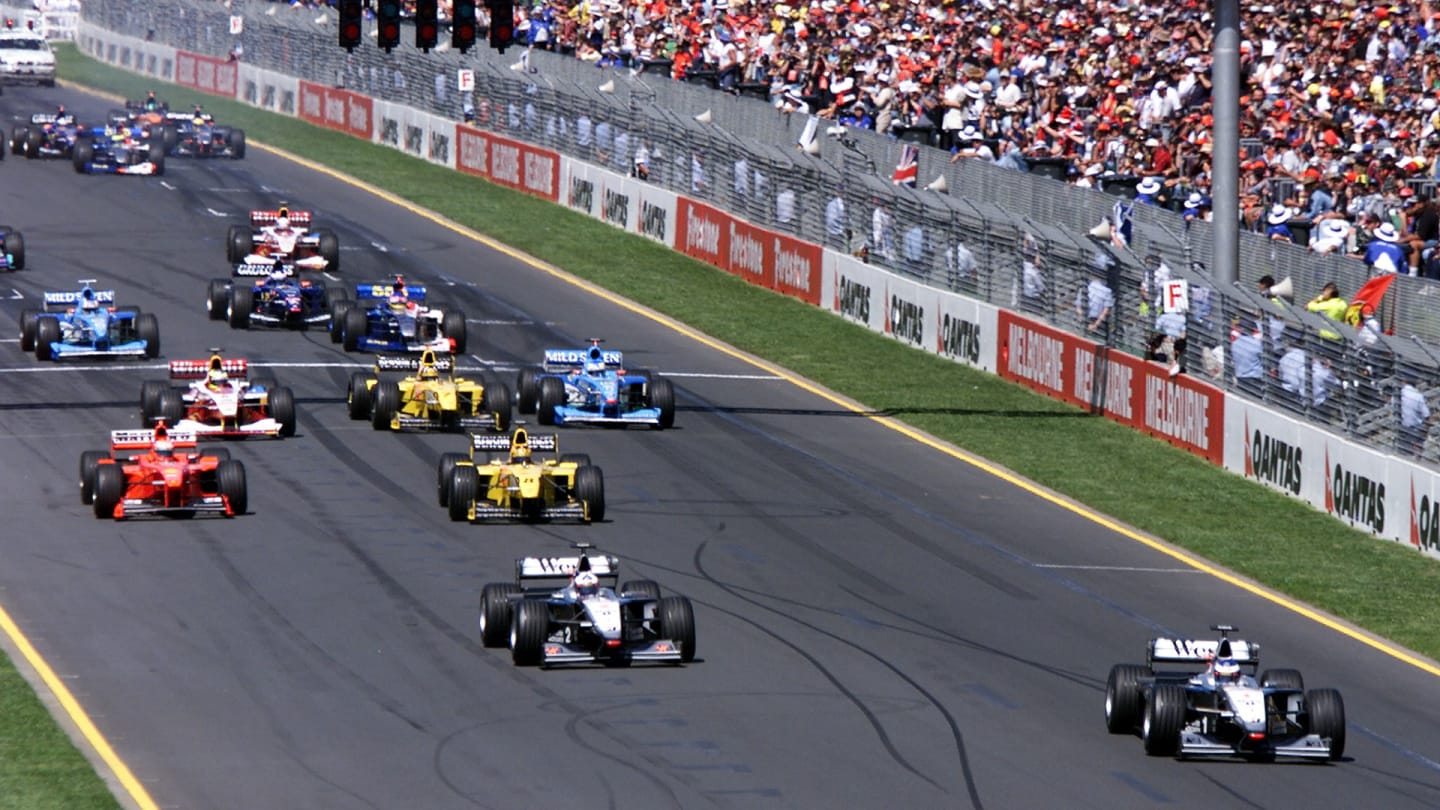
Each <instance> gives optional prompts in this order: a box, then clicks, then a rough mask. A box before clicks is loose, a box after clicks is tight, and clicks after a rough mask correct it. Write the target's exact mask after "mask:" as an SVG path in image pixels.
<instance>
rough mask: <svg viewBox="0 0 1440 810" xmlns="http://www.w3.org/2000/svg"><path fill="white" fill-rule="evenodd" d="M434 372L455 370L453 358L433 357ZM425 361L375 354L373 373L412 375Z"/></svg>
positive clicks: (419, 357) (411, 355) (405, 355)
mask: <svg viewBox="0 0 1440 810" xmlns="http://www.w3.org/2000/svg"><path fill="white" fill-rule="evenodd" d="M433 359H434V361H435V370H436V371H438V372H440V373H442V374H449V373H450V372H452V371H454V370H455V358H453V357H451V356H450V355H448V354H436V355H433ZM424 361H425V355H424V354H420V355H414V354H377V355H375V373H376V374H379V373H380V372H382V371H406V372H410V373H414V372H417V371H419V370H420V365H421V363H423V362H424ZM501 438H503V439H505V440H506V444H505V446H506V447H509V446H510V444H509V439H508V438H507V437H504V436H502V437H501Z"/></svg>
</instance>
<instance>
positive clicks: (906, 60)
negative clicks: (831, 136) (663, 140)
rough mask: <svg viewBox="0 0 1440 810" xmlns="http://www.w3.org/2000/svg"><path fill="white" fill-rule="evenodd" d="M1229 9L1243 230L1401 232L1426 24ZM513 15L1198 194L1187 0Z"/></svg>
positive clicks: (1439, 75) (1429, 62) (642, 5)
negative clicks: (1310, 227)
mask: <svg viewBox="0 0 1440 810" xmlns="http://www.w3.org/2000/svg"><path fill="white" fill-rule="evenodd" d="M1241 12H1242V14H1241V16H1242V30H1241V42H1240V58H1241V79H1242V91H1243V93H1244V97H1243V98H1242V103H1241V110H1240V112H1241V121H1240V126H1241V133H1240V134H1241V137H1242V139H1247V140H1246V143H1247V145H1248V148H1247V151H1246V152H1245V154H1244V155H1243V156H1242V177H1241V190H1242V194H1243V200H1242V207H1243V209H1244V211H1245V214H1244V222H1245V224H1246V225H1247V227H1253V228H1254V229H1255V230H1257V231H1265V230H1267V229H1268V228H1270V227H1271V223H1270V222H1269V218H1270V214H1271V212H1270V207H1271V205H1272V204H1273V203H1274V202H1282V203H1284V204H1285V205H1286V207H1287V209H1290V210H1291V212H1292V217H1298V216H1304V217H1308V218H1310V219H1316V218H1318V217H1319V215H1321V214H1324V213H1328V212H1327V211H1325V210H1319V211H1317V210H1313V209H1314V208H1315V207H1317V206H1316V205H1312V199H1313V198H1314V197H1320V199H1321V202H1320V203H1319V204H1317V205H1318V207H1320V208H1322V209H1323V208H1324V207H1325V206H1329V207H1330V209H1331V210H1332V211H1338V212H1340V213H1342V214H1343V215H1344V216H1345V217H1346V218H1347V219H1348V220H1349V221H1350V222H1351V223H1353V227H1356V228H1359V229H1361V230H1363V231H1364V232H1365V236H1366V239H1367V240H1368V238H1369V233H1370V231H1371V230H1372V229H1367V228H1366V227H1365V225H1364V222H1363V221H1362V220H1363V219H1364V217H1363V214H1365V213H1367V212H1368V213H1370V214H1371V215H1372V218H1373V219H1375V220H1379V221H1390V222H1391V223H1392V224H1393V225H1395V226H1396V227H1397V228H1399V229H1401V231H1402V239H1401V241H1402V242H1406V241H1407V240H1405V239H1404V238H1403V236H1404V226H1405V223H1404V222H1401V221H1396V220H1397V219H1399V218H1398V217H1397V216H1395V214H1394V213H1393V210H1398V209H1403V208H1404V207H1406V205H1407V204H1408V203H1409V201H1408V200H1406V199H1404V198H1402V197H1400V192H1401V190H1402V189H1404V188H1405V187H1406V181H1408V180H1413V179H1417V178H1432V177H1435V176H1436V170H1437V158H1440V134H1437V131H1440V130H1437V127H1440V90H1437V88H1440V47H1437V46H1440V35H1437V31H1436V29H1437V28H1440V20H1433V19H1432V18H1431V16H1430V10H1429V6H1428V5H1424V4H1420V3H1416V2H1408V1H1407V2H1397V3H1386V2H1380V3H1376V2H1369V1H1368V0H1309V2H1302V0H1281V1H1280V2H1273V3H1264V4H1253V5H1242V8H1241ZM517 20H518V25H517V30H520V31H522V34H523V36H524V37H525V38H526V40H527V41H529V42H532V43H533V44H535V45H536V47H545V48H549V49H554V50H559V51H562V52H566V53H573V54H575V55H577V56H578V57H580V58H582V59H587V60H591V61H595V62H598V63H600V64H604V65H625V66H629V67H640V66H645V69H647V70H652V71H657V70H658V71H666V72H668V73H669V74H670V75H671V76H672V77H673V78H676V79H685V78H687V77H690V78H693V77H695V76H697V75H699V76H704V77H708V78H709V79H710V80H713V81H715V82H716V83H717V84H718V85H720V86H722V87H725V88H727V89H731V90H734V91H736V92H739V91H742V90H744V89H746V88H750V89H751V90H752V91H753V90H754V89H755V88H759V90H760V94H763V95H767V96H768V97H769V98H770V99H771V100H772V101H773V102H774V103H775V104H776V105H777V106H778V107H780V108H782V109H785V110H787V111H790V112H797V113H802V114H805V113H814V114H818V115H821V116H824V117H827V118H832V119H836V120H837V121H839V122H843V123H846V124H850V125H861V124H863V125H868V126H870V127H873V128H875V129H877V130H880V131H884V132H887V133H889V134H892V135H901V134H905V133H909V132H915V131H917V130H918V131H919V132H921V133H922V134H924V133H927V132H928V133H930V135H931V137H930V142H932V143H934V144H936V145H940V146H942V147H944V148H948V149H951V150H952V151H953V152H954V153H955V155H957V159H958V158H959V157H964V158H972V157H973V158H978V159H985V160H997V161H999V160H1002V159H1007V158H1008V159H1009V163H1010V165H1016V166H1019V165H1020V161H1019V160H1017V159H1016V158H1022V157H1023V158H1028V159H1032V160H1033V159H1035V158H1041V157H1046V158H1052V157H1053V158H1063V159H1065V160H1067V161H1069V162H1070V165H1071V166H1072V167H1073V173H1072V177H1071V179H1072V181H1073V182H1077V183H1081V184H1086V185H1093V184H1097V183H1099V182H1101V181H1102V180H1103V179H1104V178H1106V177H1116V176H1129V177H1144V178H1151V177H1153V178H1156V179H1157V180H1159V181H1160V182H1161V183H1162V191H1161V192H1158V193H1157V194H1156V195H1155V200H1156V201H1158V202H1162V203H1171V204H1173V205H1174V207H1175V208H1176V209H1177V210H1188V211H1196V210H1201V208H1202V206H1196V207H1194V208H1184V207H1182V206H1183V203H1184V202H1186V201H1188V200H1189V198H1190V196H1191V195H1192V194H1195V193H1199V194H1200V195H1201V197H1202V199H1208V197H1209V195H1210V190H1211V188H1210V187H1211V183H1210V171H1211V158H1212V146H1213V144H1212V140H1211V133H1210V128H1211V125H1212V123H1213V118H1212V111H1211V106H1210V92H1211V86H1210V69H1211V49H1212V46H1213V44H1214V43H1213V24H1214V19H1213V16H1212V12H1211V4H1210V3H1207V2H1202V0H1175V1H1173V2H1171V1H1170V0H1167V1H1166V2H1161V0H1149V2H1146V1H1145V0H1040V1H1039V2H1037V3H1033V4H1024V5H1021V4H1016V5H1015V6H1014V7H1012V5H1011V4H1004V3H1000V2H997V0H979V1H978V2H976V3H969V4H957V3H946V2H942V0H917V1H916V2H903V3H902V2H890V1H889V0H881V1H879V2H875V1H873V0H869V1H866V2H862V0H849V2H844V1H842V0H793V1H789V2H776V1H775V0H765V1H764V2H759V1H754V2H752V1H750V0H549V2H548V3H547V2H545V0H541V2H539V3H537V4H536V5H534V6H533V7H529V8H522V9H521V10H520V11H519V12H518V14H517ZM541 31H543V32H544V33H543V34H540V33H539V32H541ZM537 35H538V36H539V38H538V39H537ZM975 134H978V135H979V136H980V137H979V138H978V139H977V138H974V137H973V136H974V135H975ZM977 144H983V145H984V146H985V147H986V149H984V150H981V149H979V148H977V146H976V145H977ZM962 153H963V154H962ZM1289 188H1293V189H1294V193H1293V194H1291V195H1289V196H1288V197H1286V198H1283V199H1277V198H1276V193H1277V191H1278V190H1280V189H1289ZM1316 192H1321V193H1319V194H1317V193H1316ZM1387 198H1390V202H1388V203H1387V202H1386V200H1387ZM1203 208H1204V209H1205V212H1204V213H1200V214H1197V215H1196V216H1207V215H1208V208H1209V206H1208V205H1206V206H1203ZM1407 253H1408V254H1410V255H1409V257H1408V258H1409V261H1410V262H1411V263H1414V262H1416V261H1417V260H1418V258H1419V257H1418V256H1417V255H1414V254H1415V253H1416V251H1415V250H1413V249H1410V250H1408V251H1407Z"/></svg>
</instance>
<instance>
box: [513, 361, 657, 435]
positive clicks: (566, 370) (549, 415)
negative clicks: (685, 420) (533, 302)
mask: <svg viewBox="0 0 1440 810" xmlns="http://www.w3.org/2000/svg"><path fill="white" fill-rule="evenodd" d="M590 343H591V345H590V348H588V349H546V350H545V364H544V365H543V366H541V367H538V368H537V367H531V368H526V369H521V371H520V376H519V378H518V379H516V381H515V390H516V392H517V393H518V395H519V399H520V406H519V407H520V412H521V413H533V414H537V416H538V418H539V421H540V424H542V425H568V424H571V423H588V424H600V425H649V426H650V427H653V428H656V429H659V430H664V429H665V428H668V427H671V426H673V425H674V424H675V389H674V388H673V387H672V386H671V385H670V381H669V380H667V379H665V378H664V377H661V376H660V375H658V374H656V373H654V372H652V371H645V370H640V369H630V370H627V369H625V368H624V365H625V363H624V359H625V358H624V356H623V355H622V354H621V353H620V352H617V351H610V350H606V349H601V348H600V341H599V340H598V339H592V340H591V341H590Z"/></svg>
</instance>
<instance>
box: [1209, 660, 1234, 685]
mask: <svg viewBox="0 0 1440 810" xmlns="http://www.w3.org/2000/svg"><path fill="white" fill-rule="evenodd" d="M1239 680H1240V665H1239V664H1237V663H1236V662H1235V659H1234V658H1219V659H1216V661H1215V682H1216V683H1235V682H1237V681H1239Z"/></svg>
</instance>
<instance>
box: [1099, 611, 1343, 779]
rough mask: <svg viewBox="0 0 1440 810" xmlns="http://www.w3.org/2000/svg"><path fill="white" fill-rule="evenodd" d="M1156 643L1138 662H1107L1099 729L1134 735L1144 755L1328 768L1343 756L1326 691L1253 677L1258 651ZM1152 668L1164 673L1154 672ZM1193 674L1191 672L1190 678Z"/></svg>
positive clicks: (1271, 674) (1334, 699)
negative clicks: (1325, 763)
mask: <svg viewBox="0 0 1440 810" xmlns="http://www.w3.org/2000/svg"><path fill="white" fill-rule="evenodd" d="M1210 629H1211V630H1214V631H1216V632H1218V633H1220V638H1219V639H1218V640H1213V641H1201V640H1191V639H1178V638H1156V639H1152V640H1151V641H1150V645H1149V649H1148V651H1147V655H1146V662H1145V664H1144V665H1143V666H1142V665H1138V664H1117V665H1115V666H1114V667H1112V668H1111V669H1110V677H1109V679H1108V680H1107V681H1106V684H1105V725H1106V727H1107V728H1108V729H1109V730H1110V733H1112V734H1133V733H1134V732H1135V730H1136V729H1137V728H1138V729H1139V730H1140V736H1141V738H1142V739H1143V740H1144V742H1145V753H1147V754H1150V755H1151V756H1175V757H1186V756H1227V757H1231V756H1238V757H1245V758H1249V759H1255V760H1271V759H1275V758H1277V757H1299V758H1304V759H1318V760H1338V759H1340V758H1341V757H1342V756H1343V755H1344V753H1345V703H1344V701H1343V700H1341V699H1340V693H1339V692H1338V691H1336V690H1334V689H1311V690H1309V691H1306V689H1305V682H1304V679H1303V678H1302V677H1301V676H1300V673H1299V671H1297V670H1293V669H1267V670H1265V671H1264V672H1261V673H1260V674H1259V676H1258V677H1257V676H1256V675H1255V671H1256V670H1257V669H1258V668H1259V666H1260V645H1259V644H1253V643H1251V642H1247V641H1241V640H1239V639H1231V638H1230V634H1231V633H1233V632H1236V628H1234V627H1231V626H1229V625H1216V626H1213V627H1211V628H1210ZM1157 665H1164V666H1168V667H1169V668H1168V669H1166V670H1157V669H1156V667H1157ZM1196 669H1198V670H1200V671H1199V672H1196V671H1195V670H1196Z"/></svg>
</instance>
